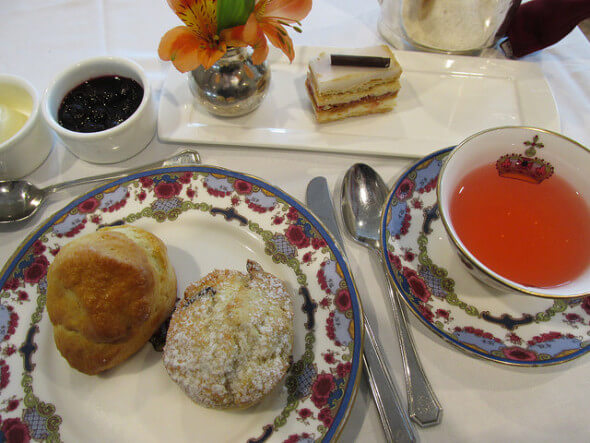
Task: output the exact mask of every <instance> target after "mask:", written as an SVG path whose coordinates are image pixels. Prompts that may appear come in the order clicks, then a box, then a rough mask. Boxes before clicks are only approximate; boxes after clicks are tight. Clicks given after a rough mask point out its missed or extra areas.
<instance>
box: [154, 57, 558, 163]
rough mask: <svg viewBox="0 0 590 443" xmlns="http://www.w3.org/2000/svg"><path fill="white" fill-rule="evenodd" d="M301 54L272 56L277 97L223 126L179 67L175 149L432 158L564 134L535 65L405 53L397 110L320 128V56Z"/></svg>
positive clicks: (172, 115) (163, 113)
mask: <svg viewBox="0 0 590 443" xmlns="http://www.w3.org/2000/svg"><path fill="white" fill-rule="evenodd" d="M322 51H325V52H329V53H330V52H331V53H336V52H338V53H345V52H346V49H343V48H319V47H298V48H296V52H295V53H296V58H295V60H294V61H293V63H291V64H290V63H289V60H288V59H287V58H286V57H285V56H284V55H282V53H279V52H278V51H272V50H271V54H270V56H269V59H268V62H269V65H270V68H271V83H270V89H269V92H268V95H267V97H266V98H265V99H264V100H263V102H262V104H261V106H260V107H259V108H258V109H256V110H255V111H254V112H252V113H250V114H248V115H245V116H242V117H235V118H219V117H215V116H212V115H210V114H209V113H207V111H205V110H204V109H202V108H201V107H200V106H199V105H198V104H197V101H196V100H195V99H194V97H193V95H192V93H191V91H190V88H189V84H188V74H181V73H179V72H177V71H176V70H175V69H170V71H169V74H168V75H167V77H166V80H165V82H164V86H163V90H162V95H161V97H160V105H159V112H158V136H159V138H160V140H162V141H165V142H181V143H199V144H219V145H239V146H254V147H264V148H275V149H295V150H303V151H327V152H335V153H336V152H337V153H353V154H365V155H366V154H369V155H384V156H403V157H422V156H424V155H426V154H428V153H430V152H432V151H434V150H436V149H438V148H441V147H445V146H450V145H455V144H457V143H459V142H460V141H461V140H463V139H464V138H465V137H467V136H468V135H470V134H473V133H475V132H478V131H480V130H483V129H486V128H490V127H496V126H506V125H528V126H536V127H541V128H545V129H550V130H554V131H559V129H560V124H559V116H558V113H557V108H556V105H555V101H554V99H553V95H552V94H551V90H550V89H549V85H548V84H547V81H546V80H545V77H544V76H543V73H542V72H541V70H540V68H539V67H538V66H537V65H535V64H532V63H528V62H521V61H512V60H500V59H491V58H478V57H466V56H447V55H439V54H427V53H419V52H408V51H396V52H395V55H396V57H397V59H398V61H399V63H400V64H401V66H402V69H403V74H402V78H401V83H402V88H401V91H400V93H399V95H398V98H397V105H396V108H395V109H394V110H393V111H392V112H388V113H385V114H376V115H369V116H362V117H355V118H349V119H346V120H341V121H336V122H330V123H324V124H319V123H316V121H315V118H314V115H313V109H312V107H311V104H310V102H309V98H308V97H307V93H306V90H305V78H306V73H307V64H308V62H309V60H310V59H312V58H313V57H315V56H317V55H318V54H319V53H320V52H322Z"/></svg>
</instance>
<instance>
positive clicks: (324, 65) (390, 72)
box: [306, 45, 402, 123]
mask: <svg viewBox="0 0 590 443" xmlns="http://www.w3.org/2000/svg"><path fill="white" fill-rule="evenodd" d="M346 55H350V56H365V57H374V58H375V57H376V58H381V59H388V60H389V63H388V66H387V67H372V66H353V65H334V64H333V63H332V61H331V54H328V53H326V52H322V53H321V54H320V55H319V56H318V57H317V58H315V59H313V60H312V61H311V62H310V63H309V70H308V73H307V80H306V86H307V92H308V94H309V97H310V99H311V102H312V105H313V109H314V113H315V116H316V118H317V121H318V122H320V123H323V122H329V121H333V120H340V119H344V118H348V117H354V116H359V115H366V114H373V113H380V112H387V111H391V110H392V109H393V107H394V104H395V98H396V97H397V94H398V91H399V89H400V87H401V85H400V76H401V73H402V68H401V66H400V65H399V63H398V61H397V60H396V58H395V56H394V54H393V52H392V51H391V50H390V49H389V47H388V46H386V45H379V46H371V47H367V48H357V49H349V50H347V51H346ZM361 59H362V57H361Z"/></svg>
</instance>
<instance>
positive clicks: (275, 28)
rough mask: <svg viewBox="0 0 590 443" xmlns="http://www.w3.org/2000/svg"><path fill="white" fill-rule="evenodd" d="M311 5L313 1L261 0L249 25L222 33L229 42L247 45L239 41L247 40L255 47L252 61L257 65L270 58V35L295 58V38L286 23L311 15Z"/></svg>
mask: <svg viewBox="0 0 590 443" xmlns="http://www.w3.org/2000/svg"><path fill="white" fill-rule="evenodd" d="M311 7H312V0H258V2H256V6H255V8H254V12H253V13H252V14H251V15H250V17H249V18H248V21H247V22H246V24H245V25H242V26H236V27H235V28H231V29H227V30H224V31H222V33H221V35H222V36H223V38H224V40H225V41H227V42H228V44H234V45H235V46H243V45H244V44H243V43H242V44H241V45H239V44H235V43H236V42H237V43H239V42H244V43H246V44H248V45H249V46H252V48H254V53H253V54H252V61H253V62H254V63H255V64H260V63H262V62H263V61H264V60H265V59H266V55H267V54H268V44H267V42H266V39H267V38H268V39H269V40H270V42H271V43H272V44H273V46H276V47H277V48H279V49H280V50H281V51H283V52H284V53H285V55H286V56H287V57H289V60H290V61H293V58H294V57H295V51H294V49H293V41H292V40H291V37H289V35H288V34H287V31H286V30H285V28H284V25H287V26H290V25H291V24H292V23H298V22H300V21H301V20H303V19H304V18H305V17H306V16H307V14H309V11H311ZM229 42H233V43H229Z"/></svg>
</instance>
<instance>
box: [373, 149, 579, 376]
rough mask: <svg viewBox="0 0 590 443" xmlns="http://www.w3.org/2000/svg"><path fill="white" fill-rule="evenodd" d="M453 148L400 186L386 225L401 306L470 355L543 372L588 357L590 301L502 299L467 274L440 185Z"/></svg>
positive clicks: (384, 239) (386, 250)
mask: <svg viewBox="0 0 590 443" xmlns="http://www.w3.org/2000/svg"><path fill="white" fill-rule="evenodd" d="M451 149H452V148H449V149H444V150H441V151H438V152H435V153H433V154H431V155H429V156H427V157H425V158H423V159H422V160H420V161H418V162H417V163H416V164H415V165H414V166H412V167H411V168H410V169H409V170H408V171H406V172H405V174H404V175H403V176H402V177H401V178H400V179H399V180H398V182H397V183H396V184H395V186H394V187H393V190H392V192H391V193H390V195H389V198H388V200H387V204H386V207H385V210H384V214H383V218H382V220H381V244H382V253H383V254H384V256H385V257H387V258H388V260H386V261H387V267H388V269H389V273H390V275H391V277H392V278H393V281H394V283H395V285H396V286H397V288H398V289H399V291H400V292H401V294H402V297H403V299H404V300H405V302H406V303H407V305H408V306H409V307H410V309H411V310H412V312H414V314H416V315H417V316H418V318H420V320H422V321H423V322H424V323H425V324H426V325H427V326H428V327H429V328H430V329H431V330H432V331H434V332H435V333H436V334H438V335H439V336H441V337H443V338H444V339H445V340H447V341H448V342H450V343H452V344H454V345H456V346H458V347H459V348H460V349H462V350H464V351H467V352H469V353H471V354H472V355H475V356H479V357H483V358H486V359H490V360H493V361H496V362H500V363H507V364H513V365H520V366H541V365H549V364H556V363H562V362H565V361H568V360H571V359H573V358H576V357H579V356H580V355H582V354H585V353H586V352H588V351H590V346H589V345H590V297H585V298H578V299H569V300H568V299H542V298H537V297H531V296H527V295H521V294H516V293H502V292H499V291H496V290H495V289H492V288H491V287H489V286H487V285H484V284H483V283H481V282H479V281H478V280H476V279H475V278H474V277H472V276H471V274H469V272H468V271H467V269H466V268H465V266H464V264H463V263H461V262H460V259H459V256H458V254H457V253H456V251H455V248H454V247H453V246H452V244H451V240H450V239H449V238H448V236H447V234H446V231H445V229H444V227H443V224H442V221H441V220H440V217H439V213H438V207H437V200H436V185H437V178H438V173H439V171H440V168H441V166H442V163H443V161H444V158H445V157H446V156H447V155H448V153H449V152H450V150H451Z"/></svg>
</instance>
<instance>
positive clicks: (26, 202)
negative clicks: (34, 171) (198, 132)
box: [0, 149, 201, 223]
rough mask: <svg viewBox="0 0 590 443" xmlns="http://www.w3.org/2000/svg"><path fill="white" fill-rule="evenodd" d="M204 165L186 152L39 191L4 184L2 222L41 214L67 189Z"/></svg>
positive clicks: (0, 200)
mask: <svg viewBox="0 0 590 443" xmlns="http://www.w3.org/2000/svg"><path fill="white" fill-rule="evenodd" d="M200 162H201V158H200V157H199V153H198V152H197V151H193V150H190V149H187V150H184V151H182V152H179V153H178V154H175V155H174V156H172V157H170V158H167V159H165V160H160V161H157V162H154V163H150V164H147V165H143V166H140V167H138V168H131V169H125V170H122V171H115V172H109V173H107V174H101V175H95V176H92V177H83V178H79V179H76V180H70V181H67V182H63V183H58V184H55V185H51V186H47V187H46V188H38V187H36V186H35V185H33V184H32V183H29V182H28V181H25V180H10V181H0V223H11V222H15V221H21V220H26V219H28V218H30V217H31V216H32V215H33V214H35V213H36V212H37V210H38V209H39V208H40V206H41V205H42V203H43V202H44V201H45V200H46V199H47V196H48V195H49V194H52V193H54V192H57V191H61V190H63V189H66V188H69V187H72V186H79V185H84V184H87V183H95V182H100V181H106V180H114V179H117V178H122V177H126V176H128V175H131V174H133V173H135V172H140V171H144V170H147V169H152V168H157V167H162V166H179V165H189V164H198V163H200Z"/></svg>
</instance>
